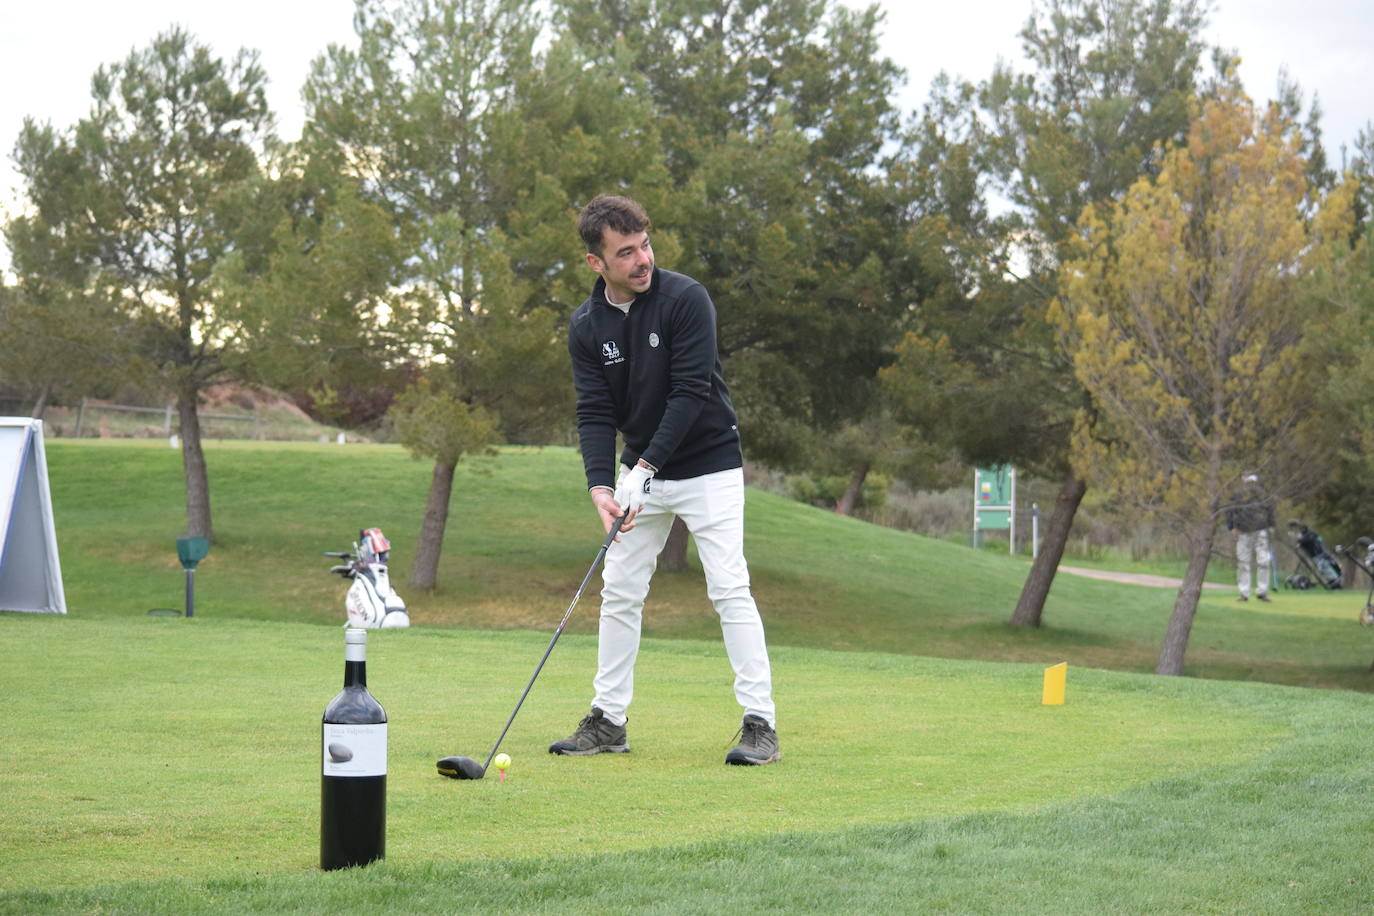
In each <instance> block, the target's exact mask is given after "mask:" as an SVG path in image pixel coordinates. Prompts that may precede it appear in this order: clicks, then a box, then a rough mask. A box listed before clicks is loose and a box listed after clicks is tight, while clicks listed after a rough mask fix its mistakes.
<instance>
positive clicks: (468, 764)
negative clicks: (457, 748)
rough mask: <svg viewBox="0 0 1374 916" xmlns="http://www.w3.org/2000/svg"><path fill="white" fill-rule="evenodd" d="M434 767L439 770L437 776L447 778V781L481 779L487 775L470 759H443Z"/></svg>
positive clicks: (478, 764) (480, 766) (479, 765)
mask: <svg viewBox="0 0 1374 916" xmlns="http://www.w3.org/2000/svg"><path fill="white" fill-rule="evenodd" d="M436 766H437V767H438V768H439V775H441V776H447V777H448V778H449V779H481V778H482V777H483V776H485V775H487V771H486V770H484V769H482V765H481V764H480V763H478V762H477V761H476V760H473V759H472V758H471V757H445V758H444V759H443V760H440V761H439V762H438V763H437V764H436Z"/></svg>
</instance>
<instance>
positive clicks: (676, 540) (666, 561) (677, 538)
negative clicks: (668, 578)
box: [658, 518, 687, 572]
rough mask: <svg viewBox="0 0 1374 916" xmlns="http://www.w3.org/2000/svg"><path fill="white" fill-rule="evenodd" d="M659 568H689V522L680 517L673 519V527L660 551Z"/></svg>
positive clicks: (673, 570)
mask: <svg viewBox="0 0 1374 916" xmlns="http://www.w3.org/2000/svg"><path fill="white" fill-rule="evenodd" d="M658 568H659V569H666V570H668V571H669V572H677V571H678V570H683V569H686V568H687V523H686V522H684V521H683V520H682V519H680V518H675V519H673V527H672V529H671V530H669V532H668V540H666V541H664V542H663V549H662V550H660V551H659V552H658Z"/></svg>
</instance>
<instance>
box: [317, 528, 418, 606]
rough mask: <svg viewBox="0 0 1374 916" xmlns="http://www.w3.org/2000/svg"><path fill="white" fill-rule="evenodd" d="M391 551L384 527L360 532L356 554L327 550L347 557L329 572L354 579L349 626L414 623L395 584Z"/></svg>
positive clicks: (347, 599)
mask: <svg viewBox="0 0 1374 916" xmlns="http://www.w3.org/2000/svg"><path fill="white" fill-rule="evenodd" d="M390 552H391V542H390V541H388V540H387V539H386V536H385V535H384V534H382V529H380V528H366V529H364V530H362V531H360V532H358V540H357V541H356V542H354V544H353V553H338V552H335V551H328V550H327V551H325V554H324V555H325V556H327V557H339V558H340V559H342V560H344V562H343V563H341V564H340V565H338V566H333V567H330V570H329V571H330V572H332V573H338V574H339V575H340V576H343V577H344V578H345V579H349V580H352V582H353V584H352V585H350V586H349V587H348V594H347V595H346V596H345V597H344V609H345V610H346V611H347V612H348V623H346V624H345V626H350V627H363V628H366V629H376V628H378V627H382V628H390V627H408V626H410V615H409V614H407V613H406V603H405V602H404V601H402V600H401V596H400V595H398V594H396V591H395V589H393V588H392V587H391V576H390V575H389V574H388V573H387V565H386V561H387V556H388V555H389V554H390Z"/></svg>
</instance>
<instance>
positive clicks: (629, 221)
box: [577, 194, 649, 258]
mask: <svg viewBox="0 0 1374 916" xmlns="http://www.w3.org/2000/svg"><path fill="white" fill-rule="evenodd" d="M607 226H610V227H611V228H612V229H614V230H615V231H616V232H619V233H620V234H621V235H633V234H635V233H636V232H643V231H644V230H645V229H648V228H649V214H648V213H645V212H644V208H643V207H641V206H640V205H639V203H638V202H637V201H635V200H632V199H630V198H628V197H618V196H612V195H607V194H602V195H600V196H599V197H595V198H593V199H592V200H591V201H590V202H589V203H588V204H587V206H585V207H583V208H582V213H581V214H580V215H579V216H578V217H577V234H578V235H580V236H582V244H584V245H586V246H587V251H588V252H589V253H590V254H594V255H596V256H597V257H598V258H599V257H601V236H602V235H603V234H604V233H605V231H606V227H607Z"/></svg>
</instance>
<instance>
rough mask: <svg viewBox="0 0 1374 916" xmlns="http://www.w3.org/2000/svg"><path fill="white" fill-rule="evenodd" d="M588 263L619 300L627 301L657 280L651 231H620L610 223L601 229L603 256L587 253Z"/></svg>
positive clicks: (615, 298) (608, 290) (612, 295)
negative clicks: (621, 232) (631, 232)
mask: <svg viewBox="0 0 1374 916" xmlns="http://www.w3.org/2000/svg"><path fill="white" fill-rule="evenodd" d="M587 264H588V265H589V266H590V267H591V269H592V270H594V271H596V272H597V273H599V274H601V277H602V279H604V280H605V281H606V292H607V293H609V294H610V297H611V298H612V299H614V300H615V301H616V302H628V301H630V300H631V299H633V298H634V297H635V296H638V295H639V294H640V293H642V292H644V291H645V290H647V289H648V288H649V285H650V284H651V283H653V280H654V249H653V246H651V245H650V244H649V233H648V232H646V231H640V232H636V233H633V234H632V235H621V234H620V233H619V232H616V231H615V230H614V229H612V228H611V227H609V226H607V227H606V228H605V229H603V230H602V232H601V254H600V256H598V255H595V254H592V253H591V252H588V253H587Z"/></svg>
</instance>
